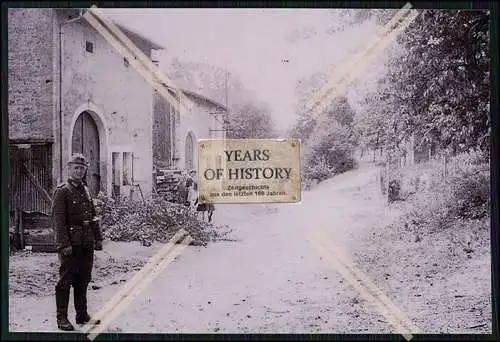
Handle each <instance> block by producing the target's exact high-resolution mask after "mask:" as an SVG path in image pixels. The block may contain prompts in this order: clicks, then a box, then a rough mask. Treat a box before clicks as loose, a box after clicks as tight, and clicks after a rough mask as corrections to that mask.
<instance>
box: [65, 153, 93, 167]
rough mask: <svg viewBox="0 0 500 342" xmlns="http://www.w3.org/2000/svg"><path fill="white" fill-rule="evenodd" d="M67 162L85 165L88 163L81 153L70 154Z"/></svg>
mask: <svg viewBox="0 0 500 342" xmlns="http://www.w3.org/2000/svg"><path fill="white" fill-rule="evenodd" d="M68 164H80V165H85V166H89V165H90V163H89V162H87V158H85V156H84V155H83V154H81V153H74V154H72V155H71V157H70V158H69V160H68Z"/></svg>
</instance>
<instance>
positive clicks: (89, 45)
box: [85, 40, 94, 53]
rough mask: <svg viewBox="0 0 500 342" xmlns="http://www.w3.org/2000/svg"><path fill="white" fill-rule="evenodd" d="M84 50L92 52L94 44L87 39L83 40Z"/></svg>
mask: <svg viewBox="0 0 500 342" xmlns="http://www.w3.org/2000/svg"><path fill="white" fill-rule="evenodd" d="M85 50H86V51H87V52H90V53H93V52H94V44H93V43H91V42H89V41H88V40H87V41H86V42H85Z"/></svg>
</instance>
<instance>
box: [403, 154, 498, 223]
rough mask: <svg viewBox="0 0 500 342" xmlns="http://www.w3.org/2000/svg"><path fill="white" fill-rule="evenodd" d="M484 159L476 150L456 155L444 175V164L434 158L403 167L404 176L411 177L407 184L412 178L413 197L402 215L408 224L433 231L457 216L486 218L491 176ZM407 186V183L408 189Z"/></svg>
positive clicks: (467, 218)
mask: <svg viewBox="0 0 500 342" xmlns="http://www.w3.org/2000/svg"><path fill="white" fill-rule="evenodd" d="M484 160H485V159H484V157H483V156H481V155H480V154H478V153H469V154H463V155H459V156H457V157H455V158H452V159H451V160H450V162H449V164H448V165H447V170H448V172H447V175H446V176H444V173H443V167H444V166H443V164H441V165H439V164H438V163H435V162H431V163H426V164H424V165H417V166H415V167H413V168H408V169H406V170H403V171H402V172H403V178H406V179H407V180H408V179H410V180H411V181H407V182H406V184H412V182H413V189H412V190H411V191H413V196H414V197H413V199H412V201H411V203H410V210H409V212H408V213H407V215H405V218H404V219H405V220H406V223H407V225H408V226H409V227H413V228H415V227H419V229H423V230H426V231H430V232H432V231H435V230H438V229H446V228H450V227H452V226H453V225H454V224H455V223H456V222H458V221H460V220H462V221H463V220H483V219H487V218H488V217H489V214H490V176H489V164H488V163H485V162H484ZM410 171H411V172H410ZM408 188H409V187H408V185H406V191H407V192H408V191H409V190H408ZM473 226H477V225H473Z"/></svg>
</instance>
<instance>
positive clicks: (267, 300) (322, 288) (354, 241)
mask: <svg viewBox="0 0 500 342" xmlns="http://www.w3.org/2000/svg"><path fill="white" fill-rule="evenodd" d="M376 177H377V169H376V168H375V167H373V166H370V165H362V167H361V168H360V169H358V170H354V171H351V172H347V173H345V174H342V175H340V176H338V177H335V178H334V179H331V180H329V181H326V182H324V183H322V184H321V186H319V187H317V188H316V189H314V190H312V191H309V192H305V193H303V197H302V202H301V203H300V204H288V205H284V204H282V205H253V206H248V205H219V206H217V211H216V222H217V223H224V224H230V225H231V227H234V228H235V229H236V231H235V234H234V235H235V237H236V238H238V240H239V241H236V242H219V243H214V244H210V245H209V246H208V248H203V247H194V246H190V247H188V248H187V249H186V250H185V251H184V253H183V254H182V255H181V256H180V257H179V258H178V259H176V260H175V261H174V262H172V263H171V264H170V265H168V266H167V268H166V269H165V271H164V272H162V273H161V274H160V275H159V276H158V278H156V280H155V281H154V282H153V283H151V285H150V286H149V287H148V288H147V289H146V291H144V292H143V293H142V294H140V295H139V297H138V298H137V299H136V300H135V301H134V302H133V303H132V304H131V305H130V306H129V307H128V308H127V309H126V311H124V312H123V313H122V314H121V315H120V316H119V317H118V318H117V319H116V320H115V321H114V322H113V323H112V325H111V326H110V327H109V329H108V331H110V332H111V331H113V332H129V333H203V332H206V333H211V332H221V333H314V332H320V333H390V332H392V331H393V328H392V327H391V325H390V324H389V323H388V322H387V320H386V318H385V317H383V316H382V315H380V314H379V313H378V312H377V311H376V309H375V308H374V307H373V306H372V305H371V304H370V303H367V302H365V301H364V300H363V298H362V297H361V296H359V294H358V293H357V292H356V291H355V290H354V289H353V288H352V287H351V286H350V285H349V284H348V282H346V281H345V280H344V279H342V277H341V276H340V275H339V274H338V273H337V272H336V270H335V269H334V268H333V266H332V265H331V264H329V263H328V262H326V261H324V260H322V258H321V257H320V254H319V253H318V251H317V250H316V249H315V247H314V246H313V245H311V244H310V243H309V242H308V241H307V240H306V239H307V237H308V236H309V234H310V233H311V231H312V229H315V228H321V229H322V230H324V231H325V232H326V233H328V235H329V237H330V238H331V239H332V241H333V242H334V243H335V245H336V246H338V247H341V248H342V249H343V250H344V251H345V252H346V254H347V255H349V256H351V257H352V258H354V257H355V256H356V255H358V254H359V253H363V251H364V250H366V249H370V250H373V249H376V248H377V246H366V245H365V242H366V240H365V239H364V236H366V235H367V234H368V232H369V231H371V230H372V229H373V228H374V227H379V226H383V225H384V222H387V223H388V222H390V221H391V220H392V219H393V218H394V217H396V216H397V215H398V211H397V210H396V209H390V208H387V206H386V205H385V202H384V201H383V199H382V198H381V196H380V194H379V192H378V190H377V187H376V184H377V178H376ZM119 246H121V245H119V244H116V243H108V244H107V245H105V248H107V252H106V253H107V254H105V255H106V256H105V255H103V254H101V255H100V256H98V258H105V257H109V255H112V254H114V255H115V256H116V254H117V253H118V252H120V253H122V254H124V253H127V251H125V250H124V249H123V248H119ZM159 247H160V246H159V245H158V244H157V245H154V246H153V247H151V248H149V249H148V250H147V251H146V252H145V251H144V249H141V250H142V251H143V252H142V253H144V254H145V255H144V257H147V255H152V254H153V253H154V252H155V251H156V250H158V248H159ZM135 250H136V249H134V251H135ZM130 253H136V252H133V251H132V249H131V250H130ZM363 266H364V269H365V270H366V266H367V265H363ZM483 268H484V267H483ZM370 273H371V274H372V275H373V274H377V271H376V270H372V271H371V272H370ZM130 276H132V274H129V275H128V278H129V277H130ZM121 278H122V280H125V279H124V277H123V276H122V277H121ZM121 284H122V283H120V280H117V284H116V285H109V286H103V287H102V288H100V289H98V290H96V291H93V292H92V293H91V294H90V295H89V298H90V303H89V306H90V310H92V311H93V312H95V311H97V310H98V309H99V308H100V307H101V306H102V305H104V303H105V301H106V300H107V299H109V298H110V297H111V296H112V295H113V293H114V292H116V291H117V290H118V288H119V287H120V286H121ZM388 295H389V297H391V295H394V293H392V294H388ZM391 299H393V300H394V302H395V303H396V304H397V305H400V309H401V310H402V311H403V312H405V313H407V314H408V316H410V318H412V319H413V318H415V319H417V322H418V321H419V320H420V323H422V317H421V315H420V314H419V313H418V312H408V311H409V310H411V308H412V305H413V304H412V303H411V301H408V300H407V298H393V297H391ZM21 300H23V304H22V305H21V303H20V301H21ZM421 300H423V299H421ZM11 301H12V303H11V311H10V315H11V319H10V321H11V324H10V326H11V331H12V330H16V331H19V330H21V331H55V313H54V311H55V308H54V303H53V299H52V297H50V296H49V297H42V298H37V299H35V298H24V299H21V298H16V297H15V296H14V297H12V299H11ZM21 306H23V308H21ZM30 310H31V311H30ZM37 311H38V313H37V314H36V315H33V314H34V313H35V312H37ZM27 319H30V321H27ZM424 319H425V318H424ZM420 323H417V325H419V324H420ZM437 329H438V330H437V331H432V332H434V333H437V332H439V330H442V328H439V327H438V328H437ZM427 332H429V331H427Z"/></svg>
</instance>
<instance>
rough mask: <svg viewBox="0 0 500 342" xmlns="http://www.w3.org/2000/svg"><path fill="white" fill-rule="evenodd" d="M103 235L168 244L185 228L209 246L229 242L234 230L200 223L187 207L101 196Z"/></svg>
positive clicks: (153, 201) (108, 237) (99, 208)
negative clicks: (209, 243) (118, 199)
mask: <svg viewBox="0 0 500 342" xmlns="http://www.w3.org/2000/svg"><path fill="white" fill-rule="evenodd" d="M98 203H99V205H98V212H99V215H101V220H102V226H103V235H104V237H105V238H107V239H110V240H113V241H140V242H141V243H143V244H144V245H147V246H149V245H151V243H152V242H153V241H159V242H167V241H168V240H169V239H170V238H171V237H172V236H173V235H175V233H177V232H178V231H179V230H180V229H181V228H182V229H184V230H186V231H187V233H188V234H189V235H190V236H191V237H192V238H193V239H194V242H193V243H194V244H198V245H207V243H208V242H209V241H216V240H221V239H226V238H227V236H228V234H229V233H230V232H231V230H228V229H227V227H225V228H224V229H223V227H219V226H215V225H213V224H210V223H207V222H204V221H200V220H198V218H197V217H196V215H195V214H194V213H193V212H192V211H190V210H189V209H188V207H185V206H183V205H179V204H174V203H169V202H166V201H165V200H164V199H162V198H159V197H158V198H156V197H155V198H152V199H151V200H149V201H145V202H135V201H125V200H124V201H114V200H113V199H112V198H110V197H106V196H104V195H102V194H101V195H100V196H99V197H98Z"/></svg>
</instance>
